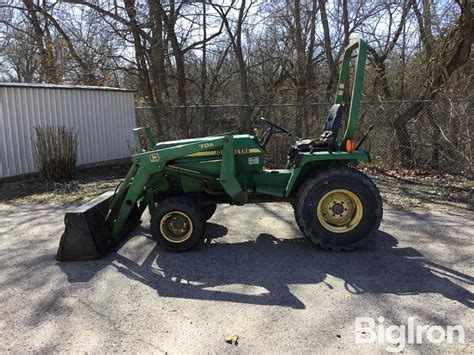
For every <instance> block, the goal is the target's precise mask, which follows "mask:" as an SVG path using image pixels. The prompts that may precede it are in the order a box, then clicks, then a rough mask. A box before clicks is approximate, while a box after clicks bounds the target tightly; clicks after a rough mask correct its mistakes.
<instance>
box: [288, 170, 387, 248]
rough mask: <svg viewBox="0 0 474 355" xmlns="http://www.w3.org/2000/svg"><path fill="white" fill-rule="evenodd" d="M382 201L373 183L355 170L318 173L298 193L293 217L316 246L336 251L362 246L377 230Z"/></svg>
mask: <svg viewBox="0 0 474 355" xmlns="http://www.w3.org/2000/svg"><path fill="white" fill-rule="evenodd" d="M382 213H383V210H382V199H381V197H380V194H379V191H378V189H377V187H376V186H375V185H374V183H373V182H372V180H370V179H369V177H367V176H366V175H365V174H363V173H361V172H360V171H358V170H355V169H352V168H348V167H340V168H329V169H326V170H322V171H320V172H319V173H318V174H317V175H316V176H315V177H312V178H310V179H308V180H307V181H306V182H305V183H303V185H302V186H301V187H300V188H299V190H298V195H297V201H296V203H295V217H296V220H297V224H298V226H299V228H300V230H301V232H302V233H303V234H304V235H305V236H306V237H308V238H309V239H311V241H312V242H313V243H315V244H318V245H320V246H321V247H322V248H325V249H332V250H336V251H340V250H351V249H354V248H356V247H358V246H360V245H362V244H363V243H364V242H365V241H366V240H367V239H369V238H371V237H372V236H373V235H374V234H375V233H376V232H377V230H378V227H379V225H380V222H381V220H382Z"/></svg>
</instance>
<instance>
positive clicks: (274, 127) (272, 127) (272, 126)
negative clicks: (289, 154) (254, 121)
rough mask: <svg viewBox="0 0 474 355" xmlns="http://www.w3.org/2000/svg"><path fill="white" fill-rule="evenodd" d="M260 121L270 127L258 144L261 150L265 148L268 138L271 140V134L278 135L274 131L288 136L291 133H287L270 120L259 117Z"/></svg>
mask: <svg viewBox="0 0 474 355" xmlns="http://www.w3.org/2000/svg"><path fill="white" fill-rule="evenodd" d="M260 120H261V121H262V122H264V123H266V124H267V125H269V126H270V127H268V129H267V131H266V132H265V133H264V134H263V136H262V139H261V140H260V142H259V143H260V145H261V146H262V147H263V148H265V147H266V146H267V144H268V142H269V141H270V138H272V135H273V133H278V132H275V130H276V131H280V132H283V133H287V134H289V135H290V136H291V135H292V134H291V132H290V131H288V130H287V129H285V128H283V127H280V126H279V125H277V124H275V123H273V122H272V121H270V120H267V119H266V118H264V117H260Z"/></svg>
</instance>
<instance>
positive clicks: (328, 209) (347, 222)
mask: <svg viewBox="0 0 474 355" xmlns="http://www.w3.org/2000/svg"><path fill="white" fill-rule="evenodd" d="M363 214H364V207H363V206H362V202H361V201H360V198H359V197H358V196H357V195H356V194H355V193H353V192H352V191H349V190H346V189H335V190H331V191H329V192H328V193H326V194H325V195H324V196H323V197H322V198H321V200H319V203H318V206H317V207H316V215H317V216H318V220H319V222H320V223H321V225H322V226H323V227H324V228H326V229H327V230H328V231H330V232H333V233H346V232H349V231H351V230H353V229H354V228H355V227H357V225H358V224H359V223H360V221H361V219H362V215H363Z"/></svg>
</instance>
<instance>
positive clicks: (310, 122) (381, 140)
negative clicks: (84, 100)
mask: <svg viewBox="0 0 474 355" xmlns="http://www.w3.org/2000/svg"><path fill="white" fill-rule="evenodd" d="M473 104H474V98H467V99H437V100H423V101H419V100H418V101H417V100H397V101H370V102H363V103H362V105H361V109H360V114H359V121H358V126H357V130H356V137H355V138H356V142H357V140H358V139H360V138H361V137H362V135H363V134H364V133H366V132H367V131H368V130H369V127H370V126H373V129H372V131H371V132H370V134H369V135H368V137H367V139H366V141H365V142H364V143H363V146H362V148H361V149H364V150H369V151H370V153H371V156H372V160H373V161H372V163H370V164H372V165H375V166H378V167H385V168H398V167H403V168H416V169H432V170H436V171H440V172H449V173H453V174H458V175H464V176H472V175H473V160H472V158H473V143H472V134H473V133H474V120H473V117H474V109H473V108H474V105H473ZM329 108H330V104H328V103H307V104H306V103H305V104H291V103H289V104H255V105H252V106H246V105H238V104H233V105H230V104H229V105H206V106H186V107H184V106H166V107H137V108H136V118H137V125H138V126H148V127H153V129H154V131H155V135H156V136H157V137H158V140H159V141H165V140H170V139H180V138H188V137H197V136H206V135H214V134H219V133H224V132H229V131H235V132H239V131H240V132H241V129H239V128H240V127H242V125H241V122H242V118H243V117H246V118H247V119H248V120H250V121H251V122H252V123H254V127H255V128H257V129H260V130H259V132H261V129H262V128H264V127H263V126H262V125H261V124H260V123H259V120H258V118H259V117H265V118H267V119H269V120H271V121H273V122H275V123H277V124H278V125H281V126H282V127H285V128H287V129H288V130H290V131H293V132H295V129H298V125H300V130H301V132H304V133H303V134H302V137H300V138H318V137H319V135H320V134H321V133H322V129H323V123H324V120H325V119H326V115H327V112H328V110H329ZM345 117H347V112H346V115H345ZM343 132H344V127H342V129H341V130H340V135H341V134H342V133H343ZM293 143H294V138H290V137H287V136H282V135H277V136H274V138H273V139H272V141H271V143H270V144H269V146H268V151H269V154H268V161H267V165H268V166H269V167H281V166H284V164H285V162H286V156H287V153H288V150H289V148H290V146H291V145H292V144H293Z"/></svg>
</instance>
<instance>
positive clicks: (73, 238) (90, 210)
mask: <svg viewBox="0 0 474 355" xmlns="http://www.w3.org/2000/svg"><path fill="white" fill-rule="evenodd" d="M113 194H114V191H108V192H106V193H104V194H102V195H100V196H98V197H97V198H95V199H93V200H91V201H89V202H87V203H86V204H84V205H82V206H80V207H78V208H76V209H75V210H72V211H70V212H67V213H66V215H65V217H64V224H65V229H64V233H63V234H62V236H61V241H60V243H59V249H58V252H57V254H56V260H58V261H85V260H95V259H99V258H101V257H102V256H104V255H105V254H107V252H109V251H110V250H112V249H113V248H114V247H116V246H117V245H118V244H120V242H121V241H122V239H123V238H124V237H125V236H126V235H127V234H128V232H130V231H131V230H132V229H133V228H135V227H136V226H137V225H138V224H139V218H140V217H139V215H138V213H136V212H137V208H135V209H134V211H133V212H132V213H131V215H130V217H129V218H128V220H127V225H126V226H125V228H123V232H122V233H121V234H120V236H118V237H116V238H114V237H113V235H112V232H111V228H110V226H109V224H108V223H107V222H106V216H107V214H108V213H109V205H110V202H111V199H112V197H113Z"/></svg>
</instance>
